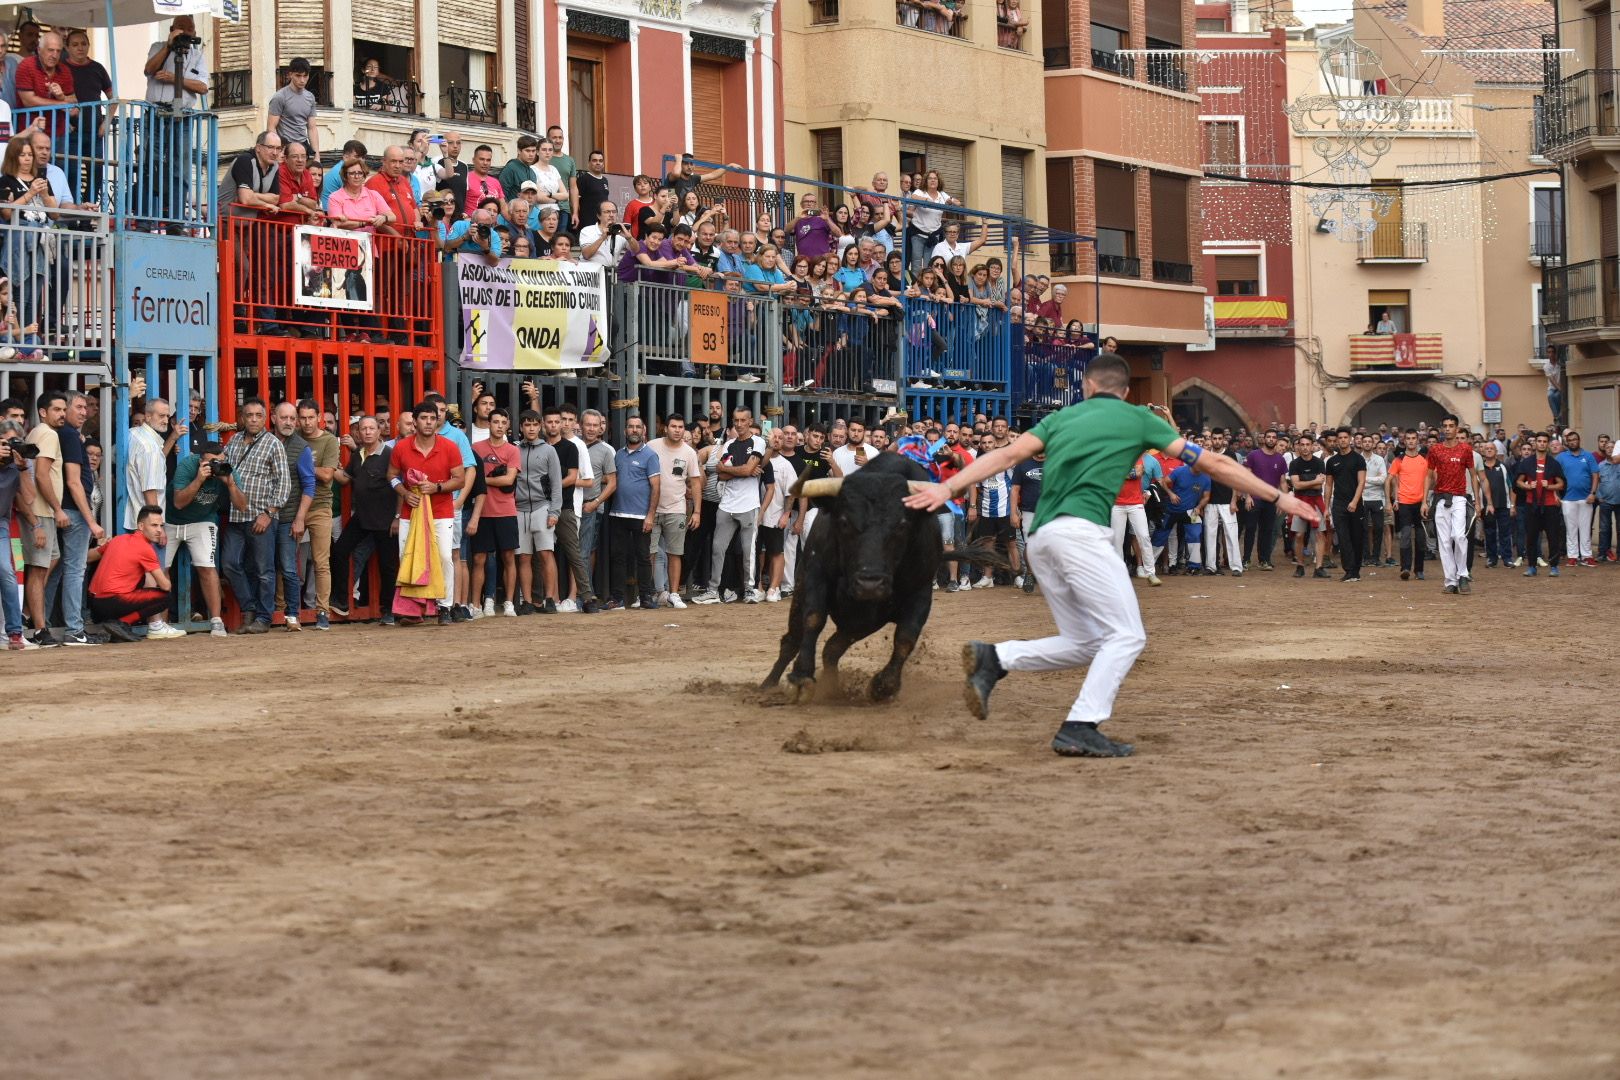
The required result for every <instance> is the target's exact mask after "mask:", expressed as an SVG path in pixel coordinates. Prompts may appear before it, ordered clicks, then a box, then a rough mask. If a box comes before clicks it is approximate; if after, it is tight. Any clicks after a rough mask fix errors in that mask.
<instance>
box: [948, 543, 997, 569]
mask: <svg viewBox="0 0 1620 1080" xmlns="http://www.w3.org/2000/svg"><path fill="white" fill-rule="evenodd" d="M942 557H943V558H944V560H945V561H946V562H965V563H972V564H973V565H974V566H987V567H990V568H991V569H993V570H1011V569H1012V568H1013V567H1012V560H1011V559H1009V558H1008V557H1007V556H1006V555H1005V554H1004V553H1002V552H1001V551H998V550H997V549H996V545H995V542H994V541H992V540H975V541H973V542H972V543H971V544H967V545H965V546H961V547H958V548H956V549H955V550H954V551H947V552H945V553H944V555H943V556H942Z"/></svg>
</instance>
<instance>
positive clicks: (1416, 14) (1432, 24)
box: [1406, 0, 1446, 37]
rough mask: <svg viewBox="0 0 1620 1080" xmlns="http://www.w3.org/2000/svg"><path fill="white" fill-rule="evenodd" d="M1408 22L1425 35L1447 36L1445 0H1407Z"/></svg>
mask: <svg viewBox="0 0 1620 1080" xmlns="http://www.w3.org/2000/svg"><path fill="white" fill-rule="evenodd" d="M1406 24H1407V25H1408V26H1410V27H1411V28H1412V29H1413V30H1416V31H1417V32H1418V33H1420V34H1422V35H1423V36H1424V37H1445V36H1446V5H1445V0H1406Z"/></svg>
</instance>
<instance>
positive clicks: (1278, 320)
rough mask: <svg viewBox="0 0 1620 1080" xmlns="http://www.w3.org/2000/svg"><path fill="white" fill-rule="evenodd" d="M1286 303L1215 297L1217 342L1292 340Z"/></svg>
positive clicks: (1280, 299) (1264, 298) (1271, 298)
mask: <svg viewBox="0 0 1620 1080" xmlns="http://www.w3.org/2000/svg"><path fill="white" fill-rule="evenodd" d="M1293 332H1294V324H1293V322H1292V321H1291V320H1290V319H1289V317H1288V300H1287V298H1286V297H1282V296H1217V297H1216V298H1215V336H1216V337H1219V338H1275V337H1291V336H1293Z"/></svg>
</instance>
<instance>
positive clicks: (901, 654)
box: [868, 585, 934, 701]
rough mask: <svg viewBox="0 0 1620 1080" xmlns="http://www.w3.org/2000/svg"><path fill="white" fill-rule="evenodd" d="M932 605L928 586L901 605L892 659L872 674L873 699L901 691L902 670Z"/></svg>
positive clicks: (895, 629)
mask: <svg viewBox="0 0 1620 1080" xmlns="http://www.w3.org/2000/svg"><path fill="white" fill-rule="evenodd" d="M933 605H934V592H933V589H932V587H931V586H926V585H925V586H924V587H923V588H922V589H920V590H918V591H917V593H915V594H914V595H913V597H912V598H911V599H909V600H907V601H906V602H905V603H904V604H903V605H902V606H901V608H900V615H899V618H897V619H895V621H894V649H893V651H892V652H891V653H890V654H889V662H888V663H887V664H885V665H883V669H882V670H881V671H879V672H878V673H877V674H876V675H874V676H873V677H872V685H871V688H870V689H869V690H868V694H869V695H870V696H871V698H872V700H873V701H888V700H889V699H890V698H892V697H894V696H895V695H896V694H898V693H899V692H900V672H901V670H902V669H903V668H904V667H905V666H906V660H907V659H908V658H909V657H910V656H911V651H912V650H913V649H915V648H916V647H917V639H918V638H919V637H921V636H922V628H923V626H924V624H926V623H927V622H928V612H929V611H930V610H932V608H933Z"/></svg>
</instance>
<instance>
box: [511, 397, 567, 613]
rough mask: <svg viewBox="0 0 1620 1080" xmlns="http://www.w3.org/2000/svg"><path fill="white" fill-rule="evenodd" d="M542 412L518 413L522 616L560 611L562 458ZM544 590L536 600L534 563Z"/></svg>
mask: <svg viewBox="0 0 1620 1080" xmlns="http://www.w3.org/2000/svg"><path fill="white" fill-rule="evenodd" d="M540 428H541V422H540V414H539V413H537V412H535V411H533V410H532V409H530V410H527V411H525V412H524V413H523V414H522V415H521V416H520V417H519V418H518V432H519V434H520V435H522V438H521V439H520V440H519V441H518V444H517V449H518V458H519V467H518V475H517V484H516V486H515V487H514V488H513V494H514V495H516V497H517V510H518V590H519V592H520V593H521V594H522V596H523V600H522V601H521V602H520V603H519V604H518V606H517V613H518V614H519V615H533V614H535V613H536V612H539V613H540V614H543V615H555V614H556V613H557V562H556V558H555V556H554V554H553V553H554V551H555V549H556V546H557V518H558V515H559V514H561V512H562V495H563V490H562V482H563V475H562V462H561V460H560V459H558V457H557V451H556V449H555V448H553V447H552V446H551V445H550V444H549V443H547V442H546V440H545V439H544V438H542V437H541V431H540ZM537 565H538V567H539V570H540V581H541V585H542V588H543V589H544V595H543V597H542V602H541V603H539V604H536V603H535V602H534V598H535V588H534V577H535V567H536V566H537Z"/></svg>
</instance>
